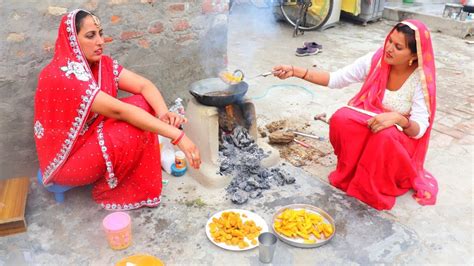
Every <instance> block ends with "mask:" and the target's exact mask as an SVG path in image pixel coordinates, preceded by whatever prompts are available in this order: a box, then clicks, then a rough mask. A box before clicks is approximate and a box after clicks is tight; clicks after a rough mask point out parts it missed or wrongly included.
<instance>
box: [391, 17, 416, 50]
mask: <svg viewBox="0 0 474 266" xmlns="http://www.w3.org/2000/svg"><path fill="white" fill-rule="evenodd" d="M395 29H396V30H397V31H398V32H401V33H403V35H405V40H406V43H405V45H406V46H408V48H409V49H410V51H411V52H412V53H413V54H416V51H417V50H416V40H415V31H414V30H412V29H411V28H410V27H409V26H408V25H406V24H403V23H398V24H397V25H395Z"/></svg>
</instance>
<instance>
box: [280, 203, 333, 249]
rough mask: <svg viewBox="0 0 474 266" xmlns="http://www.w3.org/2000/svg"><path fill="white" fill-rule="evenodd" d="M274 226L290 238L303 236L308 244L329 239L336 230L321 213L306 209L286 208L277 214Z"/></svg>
mask: <svg viewBox="0 0 474 266" xmlns="http://www.w3.org/2000/svg"><path fill="white" fill-rule="evenodd" d="M273 226H274V228H275V230H276V231H277V232H278V233H280V234H282V235H284V236H286V237H288V238H301V239H303V242H304V243H307V244H312V243H316V242H317V239H322V238H324V239H328V238H329V237H330V236H331V235H332V234H333V232H334V230H333V228H332V225H331V224H329V223H326V222H325V221H324V218H323V217H322V216H321V215H320V214H318V213H315V212H311V211H307V210H305V209H298V210H295V209H286V210H285V211H283V212H282V213H281V214H280V215H278V216H277V218H276V219H275V221H274V224H273ZM311 235H314V237H311Z"/></svg>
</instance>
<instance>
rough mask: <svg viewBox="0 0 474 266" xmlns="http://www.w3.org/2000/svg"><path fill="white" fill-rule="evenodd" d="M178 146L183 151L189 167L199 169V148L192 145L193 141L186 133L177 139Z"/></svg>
mask: <svg viewBox="0 0 474 266" xmlns="http://www.w3.org/2000/svg"><path fill="white" fill-rule="evenodd" d="M178 148H179V149H180V150H181V151H183V152H184V154H185V155H186V159H187V161H188V162H189V164H190V165H191V167H193V168H195V169H199V166H200V165H201V155H200V154H199V150H198V148H197V147H196V145H194V143H193V142H192V141H191V140H190V139H189V138H188V137H187V136H186V135H184V136H183V138H182V139H181V140H180V141H179V143H178Z"/></svg>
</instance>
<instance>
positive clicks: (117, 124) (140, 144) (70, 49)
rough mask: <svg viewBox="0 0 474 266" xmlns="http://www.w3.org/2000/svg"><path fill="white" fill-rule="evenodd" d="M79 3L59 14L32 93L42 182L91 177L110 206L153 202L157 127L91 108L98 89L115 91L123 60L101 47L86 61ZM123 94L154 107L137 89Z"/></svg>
mask: <svg viewBox="0 0 474 266" xmlns="http://www.w3.org/2000/svg"><path fill="white" fill-rule="evenodd" d="M78 11H79V10H74V11H72V12H70V13H69V14H67V15H65V16H64V17H63V18H62V20H61V24H60V27H59V32H58V38H57V40H56V47H55V54H54V57H53V60H52V61H51V62H50V63H49V64H48V65H47V66H46V67H45V68H44V69H43V70H42V71H41V73H40V76H39V81H38V88H37V91H36V95H35V114H34V123H35V124H34V133H35V141H36V149H37V152H38V158H39V163H40V169H41V172H42V174H43V183H44V184H45V185H50V184H52V183H55V184H60V185H69V186H81V185H86V184H91V183H93V184H94V187H93V190H92V195H93V198H94V200H95V201H96V202H97V203H99V204H100V205H101V206H102V207H104V208H106V209H109V210H130V209H135V208H139V207H142V206H148V207H154V206H157V205H158V204H159V203H160V195H161V188H162V184H161V165H160V148H159V143H158V139H157V135H156V134H154V133H151V132H146V131H143V130H141V129H138V128H136V127H134V126H132V125H130V124H128V123H126V122H122V121H118V120H115V119H110V118H107V117H104V116H102V115H98V114H96V113H93V112H91V105H92V102H93V101H94V98H95V96H96V95H97V93H98V92H99V91H102V92H104V93H107V94H109V95H111V96H113V97H117V89H118V79H119V75H120V72H121V70H122V67H121V66H120V65H118V63H117V61H114V60H112V59H111V58H110V57H108V56H105V55H104V56H102V58H101V60H100V62H99V63H97V64H94V65H92V66H89V64H88V62H87V61H86V59H85V57H84V55H83V53H82V51H81V49H80V47H79V44H78V42H77V34H76V26H75V16H76V14H77V12H78ZM86 12H87V11H86ZM123 101H125V102H127V103H129V104H133V105H136V106H138V107H141V108H143V109H144V110H146V111H147V112H149V113H152V114H153V113H154V111H153V110H152V108H151V107H150V106H149V105H148V103H147V102H146V101H145V99H144V98H143V97H142V96H141V95H135V96H132V97H128V98H126V99H123Z"/></svg>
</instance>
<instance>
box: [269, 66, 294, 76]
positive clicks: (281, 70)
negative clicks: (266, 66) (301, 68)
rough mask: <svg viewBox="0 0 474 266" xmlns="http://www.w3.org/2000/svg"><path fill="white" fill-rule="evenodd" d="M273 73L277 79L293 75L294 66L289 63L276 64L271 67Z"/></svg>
mask: <svg viewBox="0 0 474 266" xmlns="http://www.w3.org/2000/svg"><path fill="white" fill-rule="evenodd" d="M272 72H273V75H274V76H275V77H278V78H279V79H287V78H290V77H293V75H294V72H295V70H294V68H293V66H289V65H278V66H275V67H273V68H272Z"/></svg>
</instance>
